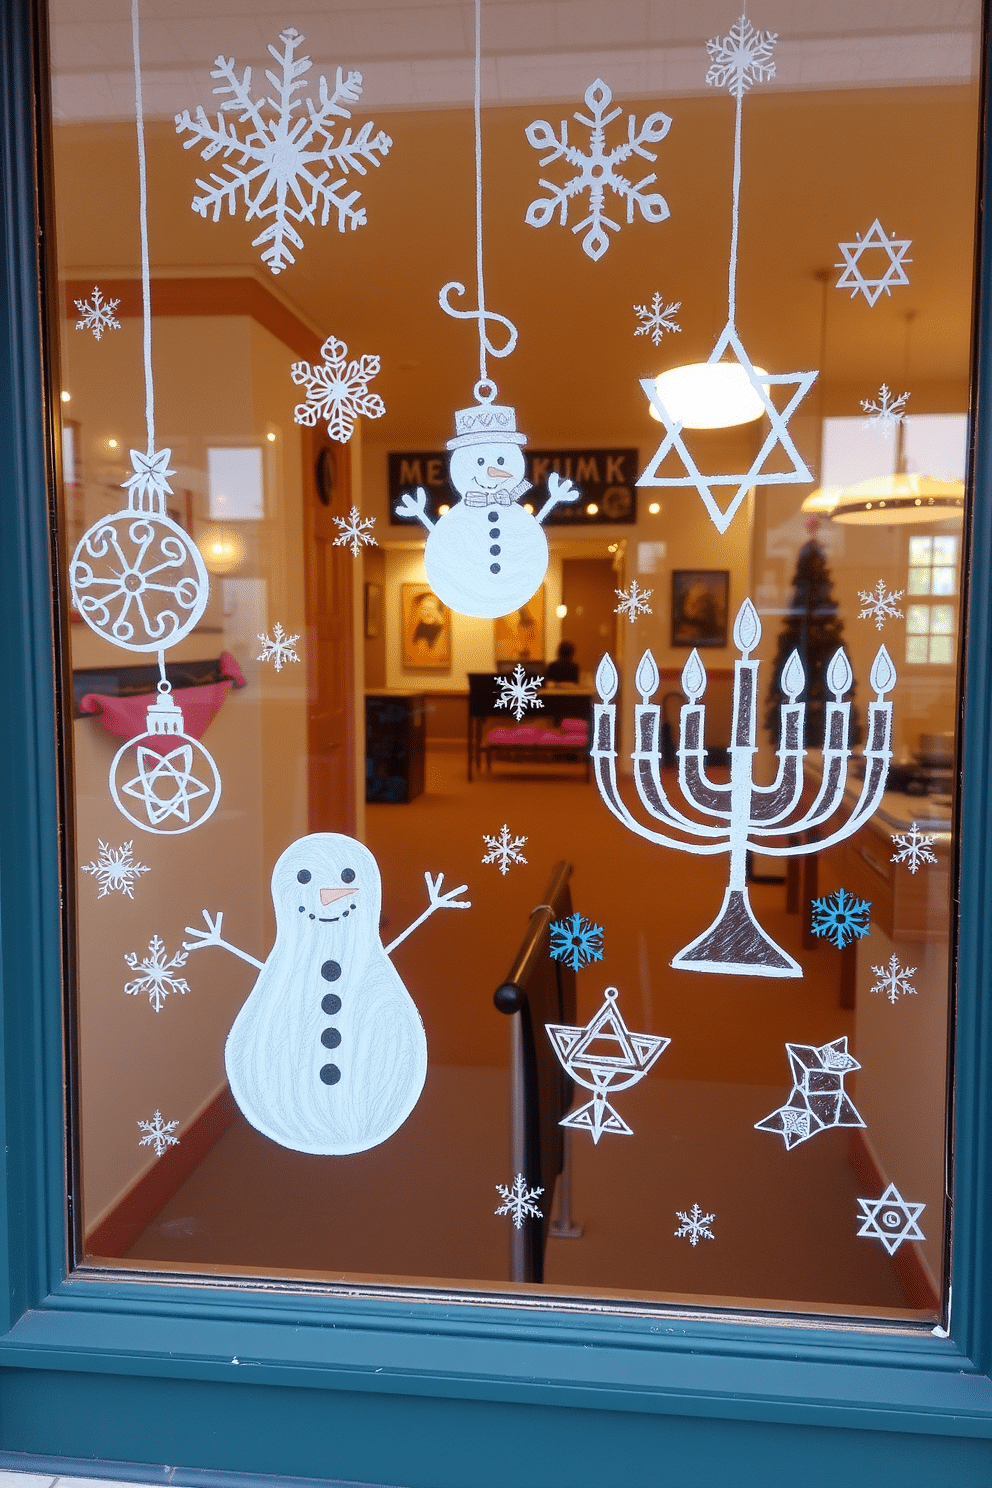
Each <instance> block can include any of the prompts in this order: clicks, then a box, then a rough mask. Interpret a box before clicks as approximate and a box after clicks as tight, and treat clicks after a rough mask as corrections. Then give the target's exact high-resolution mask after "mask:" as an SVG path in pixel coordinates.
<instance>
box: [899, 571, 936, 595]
mask: <svg viewBox="0 0 992 1488" xmlns="http://www.w3.org/2000/svg"><path fill="white" fill-rule="evenodd" d="M932 573H933V570H932V569H930V568H911V569H910V570H909V578H908V581H907V583H906V593H907V594H929V593H930V577H931V574H932Z"/></svg>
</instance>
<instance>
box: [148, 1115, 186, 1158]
mask: <svg viewBox="0 0 992 1488" xmlns="http://www.w3.org/2000/svg"><path fill="white" fill-rule="evenodd" d="M178 1125H179V1122H178V1121H163V1120H162V1112H161V1111H156V1112H155V1115H154V1116H153V1117H152V1119H151V1121H139V1122H138V1126H139V1128H140V1130H141V1131H143V1132H144V1133H145V1135H144V1136H143V1137H142V1138H141V1140H140V1142H139V1143H138V1146H139V1147H154V1148H155V1156H156V1157H161V1156H162V1153H163V1152H164V1151H165V1149H166V1148H167V1147H178V1146H179V1138H178V1137H174V1136H173V1135H172V1133H173V1132H174V1131H175V1129H176V1127H177V1126H178Z"/></svg>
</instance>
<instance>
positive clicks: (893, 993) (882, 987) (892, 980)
mask: <svg viewBox="0 0 992 1488" xmlns="http://www.w3.org/2000/svg"><path fill="white" fill-rule="evenodd" d="M872 972H873V974H874V975H875V976H876V977H877V978H878V981H877V982H876V983H875V985H874V986H873V987H872V988H871V989H870V990H871V991H872V992H884V993H885V995H886V997H887V998H888V999H889V1001H890V1002H891V1003H893V1004H895V1003H897V1002H898V1001H899V999H900V997H915V996H916V988H915V987H914V986H913V983H912V982H911V981H910V977H912V976H915V974H916V967H915V966H900V964H899V957H898V956H895V955H892V956H890V957H889V959H888V961H887V962H886V964H885V965H884V966H873V967H872Z"/></svg>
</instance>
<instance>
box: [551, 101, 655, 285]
mask: <svg viewBox="0 0 992 1488" xmlns="http://www.w3.org/2000/svg"><path fill="white" fill-rule="evenodd" d="M585 100H586V108H587V109H588V110H589V113H590V114H591V115H592V117H591V118H589V117H588V116H587V115H585V114H581V113H578V112H576V113H575V114H573V116H572V117H573V118H574V119H575V120H577V122H578V123H579V124H582V125H584V126H585V128H586V129H588V130H589V131H590V136H589V153H588V155H587V154H585V153H584V152H583V151H582V150H580V149H579V148H578V146H577V145H570V144H569V142H568V121H567V120H566V119H562V121H561V136H560V137H559V136H558V135H557V134H555V132H554V130H553V129H552V127H551V125H550V124H549V123H547V121H546V120H545V119H536V120H535V121H534V123H533V124H528V126H527V141H528V143H529V144H530V145H532V146H533V147H534V149H535V150H549V151H550V152H551V153H550V154H548V155H545V157H544V159H543V160H542V161H541V162H540V164H541V166H542V167H543V166H545V165H550V164H551V162H552V160H561V159H562V158H564V159H565V160H567V161H568V163H569V165H573V166H575V167H576V169H577V171H578V174H577V175H575V176H573V177H572V179H571V180H570V181H566V182H565V184H564V186H556V185H555V183H554V182H553V181H545V180H544V179H543V178H541V180H540V184H541V185H542V186H543V187H544V188H545V189H546V190H547V191H550V193H551V195H550V196H546V197H540V196H539V197H537V198H536V199H535V200H534V201H532V202H531V204H530V206H529V207H528V208H527V215H526V221H527V222H529V223H530V225H531V227H547V225H548V223H549V222H550V221H551V220H552V218H553V217H554V214H555V212H556V211H557V212H558V213H559V218H558V220H559V222H560V223H561V225H562V227H565V226H566V225H567V223H568V203H569V201H570V200H571V198H572V197H573V196H580V195H581V194H582V192H584V191H588V193H589V215H588V217H583V219H582V221H581V222H577V223H576V224H575V226H574V227H573V228H572V231H573V233H579V232H581V231H582V229H583V228H584V227H587V228H588V229H589V231H588V232H587V233H586V235H585V237H584V238H583V239H582V246H583V248H584V249H585V251H586V253H588V255H589V257H590V258H591V259H593V260H594V261H595V260H596V259H600V258H602V256H603V254H604V253H605V252H606V250H607V248H608V247H609V246H610V240H609V237H608V235H607V232H606V229H607V228H612V230H613V231H614V232H619V231H620V224H619V222H614V221H613V219H612V218H611V217H608V216H607V215H606V211H605V210H604V205H603V203H604V200H605V196H606V189H607V187H609V189H610V190H611V191H612V192H613V194H614V195H615V196H619V197H621V198H622V199H623V200H624V201H625V202H626V203H627V221H628V222H633V220H634V208H635V207H639V208H640V213H641V216H642V217H643V218H644V220H645V222H664V220H665V218H666V217H668V216H670V213H669V209H668V203H667V202H666V200H665V198H664V197H663V196H662V195H661V194H660V193H659V192H657V191H650V192H646V191H645V190H644V188H645V186H650V185H651V182H652V181H654V180H656V179H657V177H656V176H655V175H654V174H651V175H649V176H643V177H642V178H641V180H639V181H636V182H631V181H628V180H627V177H626V176H624V175H622V174H621V173H620V172H619V171H618V170H617V166H618V165H621V164H622V163H623V161H625V160H629V159H630V157H631V156H632V155H640V156H641V157H642V159H644V160H657V158H658V157H657V155H656V154H655V153H654V151H653V150H646V149H645V148H644V147H645V145H646V144H652V145H654V144H657V143H658V141H659V140H663V139H664V138H665V135H666V134H667V133H668V131H669V129H670V128H671V123H672V121H671V119H670V118H669V117H668V115H667V114H663V113H656V114H649V115H648V117H647V118H646V119H645V121H644V123H643V124H642V125H641V127H640V128H639V129H638V127H637V119H636V118H635V116H634V115H633V114H630V115H629V116H628V119H627V138H626V140H624V141H623V142H622V143H621V144H618V145H614V147H613V149H612V150H607V148H606V126H607V125H608V124H611V123H612V122H613V120H614V119H616V118H619V116H620V114H622V113H623V109H620V108H615V109H613V110H612V112H610V113H607V109H609V107H610V104H611V103H612V102H613V93H612V90H611V89H610V88H608V87H607V85H606V83H604V82H603V79H602V78H597V79H596V81H595V82H594V83H590V85H589V87H588V88H587V89H586V91H585Z"/></svg>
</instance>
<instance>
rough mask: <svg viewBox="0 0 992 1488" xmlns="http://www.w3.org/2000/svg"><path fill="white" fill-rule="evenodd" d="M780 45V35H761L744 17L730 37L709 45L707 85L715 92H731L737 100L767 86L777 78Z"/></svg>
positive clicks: (720, 37) (766, 33) (764, 33)
mask: <svg viewBox="0 0 992 1488" xmlns="http://www.w3.org/2000/svg"><path fill="white" fill-rule="evenodd" d="M777 41H778V33H777V32H775V31H758V30H757V29H756V28H755V27H754V26H752V25H751V22H750V21H749V20H748V18H747V16H746V15H742V16H741V18H740V20H739V21H735V22H734V24H733V25H732V26H731V28H730V32H729V34H728V35H727V36H718V37H717V38H716V40H715V41H708V42H707V43H706V50H707V51H708V52H709V54H710V68H709V71H708V72H707V74H706V81H707V82H708V83H709V85H710V87H712V88H727V89H729V91H730V93H731V95H732V96H733V97H734V98H743V97H744V94H745V93H746V92H747V91H748V89H749V88H750V87H751V86H752V84H754V83H767V82H769V81H770V79H771V78H773V77H774V76H775V63H774V62H773V61H772V52H773V51H774V50H775V43H776V42H777Z"/></svg>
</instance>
